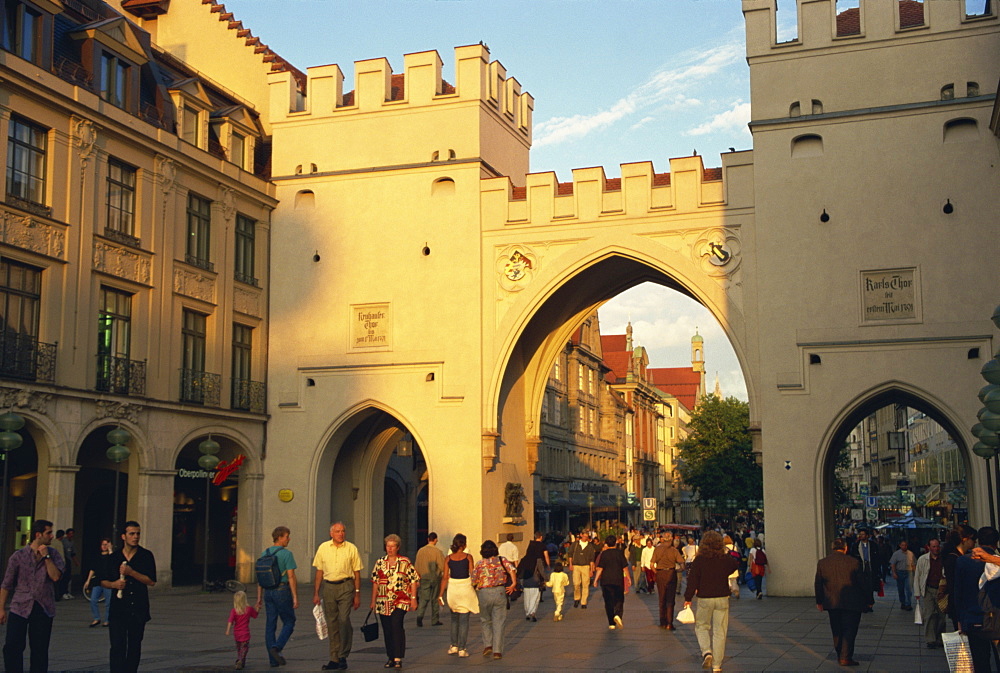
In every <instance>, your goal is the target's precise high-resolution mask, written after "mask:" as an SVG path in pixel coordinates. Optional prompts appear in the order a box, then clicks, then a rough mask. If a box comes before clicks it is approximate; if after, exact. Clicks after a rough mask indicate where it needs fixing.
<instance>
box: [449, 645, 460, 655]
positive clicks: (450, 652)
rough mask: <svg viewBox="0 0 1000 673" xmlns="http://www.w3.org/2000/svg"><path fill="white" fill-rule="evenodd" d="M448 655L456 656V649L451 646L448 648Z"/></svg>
mask: <svg viewBox="0 0 1000 673" xmlns="http://www.w3.org/2000/svg"><path fill="white" fill-rule="evenodd" d="M448 654H458V648H457V647H455V646H454V645H452V646H451V647H449V648H448Z"/></svg>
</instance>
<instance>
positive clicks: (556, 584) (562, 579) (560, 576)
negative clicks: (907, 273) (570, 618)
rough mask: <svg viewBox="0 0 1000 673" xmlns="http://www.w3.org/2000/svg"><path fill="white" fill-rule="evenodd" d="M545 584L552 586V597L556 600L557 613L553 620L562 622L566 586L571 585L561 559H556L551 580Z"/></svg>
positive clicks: (550, 576)
mask: <svg viewBox="0 0 1000 673" xmlns="http://www.w3.org/2000/svg"><path fill="white" fill-rule="evenodd" d="M545 586H547V587H551V588H552V597H553V598H554V599H555V600H556V614H555V616H554V617H553V621H556V622H561V621H562V618H563V614H562V606H563V599H564V598H566V587H567V586H569V576H567V575H566V573H564V572H563V564H562V563H560V562H559V561H556V563H555V565H554V566H552V574H551V575H549V581H548V582H546V583H545Z"/></svg>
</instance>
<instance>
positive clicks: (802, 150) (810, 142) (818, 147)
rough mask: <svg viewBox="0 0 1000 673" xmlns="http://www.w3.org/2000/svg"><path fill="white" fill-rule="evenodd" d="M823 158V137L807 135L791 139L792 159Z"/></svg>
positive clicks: (813, 134)
mask: <svg viewBox="0 0 1000 673" xmlns="http://www.w3.org/2000/svg"><path fill="white" fill-rule="evenodd" d="M819 156H823V137H822V136H819V135H816V134H815V133H809V134H806V135H802V136H799V137H797V138H793V139H792V158H794V159H801V158H804V157H819Z"/></svg>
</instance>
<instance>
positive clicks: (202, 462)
mask: <svg viewBox="0 0 1000 673" xmlns="http://www.w3.org/2000/svg"><path fill="white" fill-rule="evenodd" d="M198 450H199V451H201V457H200V458H199V459H198V465H199V466H200V467H201V468H202V469H203V470H205V471H206V472H207V473H208V474H207V475H206V476H205V540H204V543H203V546H204V548H205V553H204V556H203V561H204V563H203V567H202V572H201V588H202V589H203V590H205V591H207V590H208V525H209V520H208V511H209V503H208V498H209V495H210V493H209V486H211V484H212V470H214V469H215V468H216V467H217V466H218V464H219V457H218V456H217V455H215V454H217V453H218V452H219V443H218V442H217V441H215V440H214V439H212V435H209V436H208V439H204V440H202V442H201V443H200V444H199V445H198Z"/></svg>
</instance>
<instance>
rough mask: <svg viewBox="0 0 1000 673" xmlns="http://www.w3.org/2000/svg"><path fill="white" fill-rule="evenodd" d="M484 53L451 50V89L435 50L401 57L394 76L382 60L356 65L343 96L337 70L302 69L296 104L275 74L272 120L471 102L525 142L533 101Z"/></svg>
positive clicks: (285, 80)
mask: <svg viewBox="0 0 1000 673" xmlns="http://www.w3.org/2000/svg"><path fill="white" fill-rule="evenodd" d="M489 55H490V52H489V49H488V48H487V47H486V46H485V45H483V44H475V45H469V46H464V47H456V48H455V80H456V81H455V85H454V86H452V85H451V84H449V83H448V82H446V81H445V80H444V79H443V78H442V76H441V67H442V61H441V57H440V56H439V55H438V52H437V51H423V52H417V53H414V54H406V55H405V56H404V57H403V72H402V73H393V71H392V66H391V65H389V61H388V60H386V59H385V58H373V59H366V60H363V61H355V63H354V89H353V90H352V91H347V92H345V91H344V73H343V71H342V70H341V69H340V66H338V65H336V64H333V65H323V66H316V67H312V68H308V69H307V71H306V80H307V83H306V89H305V96H304V97H303V98H302V99H301V102H299V99H297V97H296V96H295V95H294V91H292V87H293V83H292V78H291V76H290V75H289V74H287V73H276V74H273V75H272V76H271V78H270V80H269V82H270V84H271V90H272V96H271V113H272V119H274V120H276V121H277V120H279V119H281V118H295V119H302V118H303V117H310V118H317V119H318V118H325V117H333V116H337V115H342V116H346V115H357V114H359V113H371V112H380V111H399V110H401V109H406V108H425V107H428V106H435V105H441V106H446V105H453V104H455V103H462V102H470V101H476V102H478V103H481V104H482V105H483V106H485V107H486V108H487V109H489V110H491V111H492V112H494V113H495V116H496V118H497V119H498V120H502V121H503V122H504V123H505V124H506V125H507V126H509V127H510V128H511V129H512V130H515V131H516V132H517V133H518V134H519V135H520V136H522V137H523V138H525V139H526V140H527V141H528V142H529V143H530V140H531V117H532V111H533V109H534V99H533V98H532V97H531V95H530V94H528V93H526V92H522V91H521V85H520V83H519V82H518V81H517V80H516V79H514V78H513V77H507V71H506V70H505V69H504V67H503V65H501V64H500V63H499V62H498V61H490V59H489Z"/></svg>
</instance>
